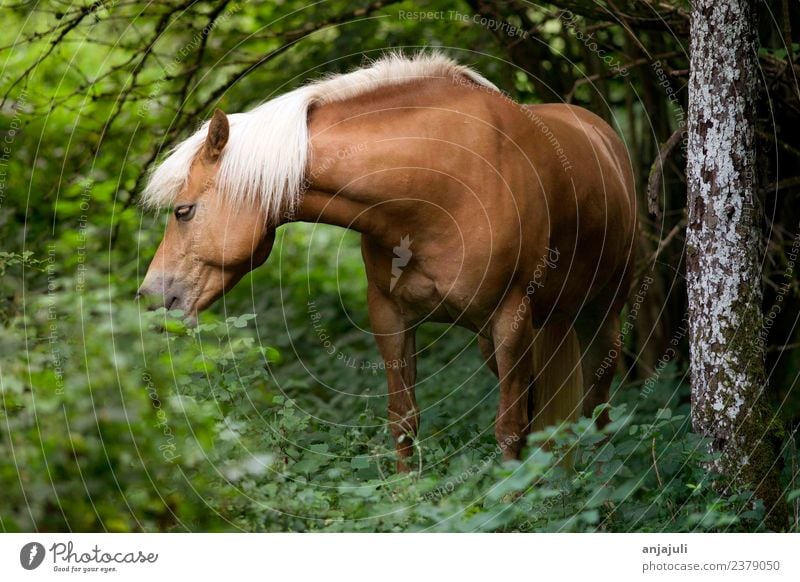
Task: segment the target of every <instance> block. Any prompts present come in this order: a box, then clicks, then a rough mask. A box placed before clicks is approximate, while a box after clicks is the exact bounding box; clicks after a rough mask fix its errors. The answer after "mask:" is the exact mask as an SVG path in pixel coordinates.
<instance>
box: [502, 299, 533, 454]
mask: <svg viewBox="0 0 800 582" xmlns="http://www.w3.org/2000/svg"><path fill="white" fill-rule="evenodd" d="M529 306H530V303H529V302H528V301H526V300H525V295H524V294H523V293H512V294H510V295H509V296H508V297H507V298H506V299H505V300H504V302H503V304H502V305H501V307H500V309H499V310H498V311H497V313H496V314H495V318H494V320H493V321H492V339H493V340H494V348H495V352H494V356H495V361H496V362H497V375H498V378H499V380H500V403H499V405H498V409H497V419H496V421H495V427H494V432H495V436H496V437H497V444H498V446H499V447H500V449H501V450H502V451H503V458H504V459H505V460H510V459H518V458H519V455H520V451H521V450H522V447H523V445H524V444H525V435H527V434H528V429H529V418H528V416H529V415H528V383H529V382H530V379H531V374H532V371H533V354H532V353H531V344H532V341H533V326H532V323H531V317H530V308H529Z"/></svg>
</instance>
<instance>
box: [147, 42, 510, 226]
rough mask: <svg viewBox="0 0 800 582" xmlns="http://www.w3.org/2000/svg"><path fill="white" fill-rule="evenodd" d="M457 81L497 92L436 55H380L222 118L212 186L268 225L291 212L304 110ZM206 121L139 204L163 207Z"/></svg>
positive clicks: (304, 151)
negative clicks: (224, 140)
mask: <svg viewBox="0 0 800 582" xmlns="http://www.w3.org/2000/svg"><path fill="white" fill-rule="evenodd" d="M459 76H463V77H466V78H467V79H469V80H470V81H472V82H473V83H476V84H478V85H482V86H484V87H487V88H490V89H492V90H495V91H497V90H498V89H497V87H495V86H494V85H493V84H492V83H491V82H490V81H488V80H486V79H485V78H484V77H483V76H481V75H480V74H479V73H477V72H475V71H474V70H472V69H470V68H469V67H465V66H463V65H459V64H458V63H456V62H455V61H453V60H451V59H449V58H448V57H446V56H444V55H442V54H439V53H427V54H419V55H416V56H413V57H406V56H403V55H401V54H391V55H387V56H385V57H383V58H381V59H379V60H377V61H375V62H374V63H373V64H372V65H370V66H368V67H365V68H361V69H357V70H355V71H353V72H351V73H347V74H343V75H334V76H330V77H327V78H325V79H322V80H320V81H316V82H313V83H310V84H308V85H304V86H302V87H300V88H299V89H295V90H294V91H291V92H289V93H286V94H284V95H281V96H280V97H277V98H276V99H272V100H270V101H267V102H265V103H263V104H261V105H259V106H258V107H256V108H255V109H252V110H251V111H248V112H247V113H236V114H233V115H229V116H228V121H229V123H230V137H229V140H228V144H227V145H226V147H225V150H224V152H223V155H222V158H221V160H220V170H219V174H218V176H217V188H218V190H219V191H220V192H222V193H224V195H225V196H226V197H227V199H228V201H229V202H230V203H231V204H233V205H239V204H242V203H244V202H250V203H253V202H254V203H256V204H257V205H258V206H259V207H261V208H262V209H263V211H264V212H265V213H266V215H267V217H268V218H269V220H270V221H274V220H275V217H278V216H281V215H282V214H284V213H287V212H288V213H291V212H293V211H294V210H295V208H296V207H297V204H298V201H299V200H300V197H301V195H302V193H303V182H304V179H305V173H306V166H307V163H308V156H309V152H308V150H309V137H308V125H307V116H308V109H309V107H310V106H311V105H312V104H315V103H330V102H334V101H344V100H346V99H350V98H352V97H355V96H357V95H361V94H364V93H367V92H369V91H372V90H375V89H377V88H379V87H383V86H386V85H393V84H398V83H403V82H406V81H409V80H413V79H420V78H425V77H438V78H442V77H459ZM207 132H208V122H206V123H205V124H203V126H202V127H201V128H200V129H199V130H198V131H197V132H196V133H195V134H194V135H192V136H191V137H189V138H188V139H186V140H185V141H183V142H181V143H180V144H178V145H177V146H176V147H175V148H174V149H172V151H171V152H170V153H169V156H168V157H167V158H166V159H165V160H164V161H163V163H161V165H160V166H158V168H156V170H155V171H154V172H153V173H152V174H151V176H150V179H149V181H148V184H147V186H146V188H145V190H144V192H143V194H142V203H143V204H144V205H145V206H147V207H164V206H170V205H171V204H172V203H173V202H174V200H175V198H176V197H177V196H178V194H179V193H180V191H181V190H182V189H183V188H184V186H185V185H186V182H187V179H188V177H189V170H190V168H191V165H192V162H193V161H194V159H195V157H196V156H197V154H198V153H199V151H200V148H201V147H202V145H203V143H204V142H205V139H206V135H207Z"/></svg>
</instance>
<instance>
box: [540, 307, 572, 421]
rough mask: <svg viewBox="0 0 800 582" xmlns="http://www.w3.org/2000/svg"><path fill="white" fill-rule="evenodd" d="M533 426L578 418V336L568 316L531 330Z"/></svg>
mask: <svg viewBox="0 0 800 582" xmlns="http://www.w3.org/2000/svg"><path fill="white" fill-rule="evenodd" d="M533 372H534V386H533V392H534V401H533V413H534V417H533V419H532V420H533V422H532V428H533V430H541V429H543V428H544V427H546V426H550V425H554V424H559V423H561V422H564V421H567V422H572V421H575V420H577V419H578V417H579V416H580V412H581V401H582V400H583V373H582V371H581V348H580V345H579V343H578V336H577V334H576V333H575V330H574V329H573V327H572V324H571V323H570V321H569V320H567V321H564V322H557V323H548V324H547V325H545V326H544V327H542V328H539V329H537V330H535V338H534V341H533Z"/></svg>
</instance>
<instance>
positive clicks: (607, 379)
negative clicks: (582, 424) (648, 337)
mask: <svg viewBox="0 0 800 582" xmlns="http://www.w3.org/2000/svg"><path fill="white" fill-rule="evenodd" d="M623 304H624V301H619V300H612V301H607V300H606V301H603V300H602V299H598V300H593V301H592V302H591V303H590V304H589V305H587V306H586V307H585V308H584V309H583V310H582V311H581V313H580V314H579V315H578V318H577V320H576V322H575V331H576V333H577V334H578V342H579V344H580V349H581V366H582V370H583V383H584V390H583V415H584V416H586V417H588V418H591V416H592V413H593V412H594V409H595V408H596V407H597V406H599V405H601V404H603V403H605V402H608V400H609V392H610V388H611V382H612V380H613V379H614V370H615V368H616V366H617V360H619V357H620V355H621V352H622V344H621V341H620V329H619V314H620V311H621V310H622V306H623ZM608 420H609V419H608V413H607V412H603V413H602V414H601V415H600V417H599V418H598V419H597V424H598V426H600V427H603V426H605V425H606V424H608Z"/></svg>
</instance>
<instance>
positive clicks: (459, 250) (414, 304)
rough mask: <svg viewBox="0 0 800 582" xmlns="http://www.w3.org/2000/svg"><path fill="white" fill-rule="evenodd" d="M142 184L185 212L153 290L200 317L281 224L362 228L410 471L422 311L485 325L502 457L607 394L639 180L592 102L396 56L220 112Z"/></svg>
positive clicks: (480, 329)
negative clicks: (513, 95)
mask: <svg viewBox="0 0 800 582" xmlns="http://www.w3.org/2000/svg"><path fill="white" fill-rule="evenodd" d="M143 199H144V203H145V204H147V205H150V206H170V205H171V206H172V208H173V215H174V216H173V217H171V218H170V220H169V223H168V226H167V229H166V233H165V236H164V239H163V241H162V242H161V245H160V246H159V248H158V251H157V252H156V255H155V258H154V259H153V262H152V264H151V265H150V268H149V270H148V272H147V276H146V277H145V280H144V283H143V284H142V287H141V288H140V290H139V293H140V294H143V295H156V296H157V301H158V302H161V301H163V305H165V306H167V307H168V308H172V309H181V310H183V311H184V312H186V313H188V314H190V315H192V314H196V313H197V312H198V311H200V310H202V309H205V308H206V307H208V306H209V305H210V304H211V303H212V302H213V301H214V300H216V299H217V298H218V297H219V296H220V295H222V294H223V293H225V292H226V291H227V290H228V289H230V288H231V287H232V286H233V285H235V284H236V283H237V282H238V281H239V280H240V279H241V277H242V276H243V275H245V274H246V273H247V272H248V271H250V270H251V269H253V268H255V267H257V266H259V265H261V264H262V263H263V262H264V261H265V260H266V259H267V257H268V256H269V254H270V251H271V249H272V245H273V242H274V240H275V229H276V227H278V226H280V225H283V224H286V223H291V222H294V221H310V222H320V223H325V224H334V225H338V226H341V227H344V228H350V229H354V230H356V231H358V232H360V233H361V235H362V239H361V240H362V245H361V246H362V253H363V257H364V262H365V264H366V273H367V278H368V304H369V316H370V321H371V325H372V332H373V333H374V336H375V339H376V341H377V343H378V347H379V348H380V352H381V355H382V357H383V358H384V360H385V361H386V374H387V380H388V385H389V398H388V410H389V414H388V416H389V422H390V425H391V432H392V435H393V436H394V439H395V444H396V448H397V454H398V469H399V470H401V471H403V470H406V468H407V467H406V462H407V458H408V457H409V455H411V453H412V446H413V445H412V439H413V438H414V437H415V435H416V434H417V430H418V427H419V411H418V408H417V403H416V398H415V395H414V384H415V378H416V366H415V354H416V349H415V339H414V338H415V330H416V328H417V326H418V325H419V324H420V323H421V322H423V321H437V322H452V323H455V324H457V325H461V326H464V327H466V328H469V329H471V330H473V331H474V332H476V333H477V334H479V335H480V338H481V340H480V343H481V351H482V352H483V354H484V356H485V357H486V358H487V361H488V364H489V365H490V366H491V368H492V369H493V370H494V371H495V372H496V374H497V376H498V378H499V387H500V402H499V409H498V411H497V418H496V423H495V434H496V436H497V439H498V442H499V444H500V447H501V448H502V449H503V455H504V457H505V458H517V457H518V456H519V453H520V449H521V447H522V444H523V442H524V439H523V438H522V437H523V436H524V435H525V434H526V433H527V431H528V430H530V428H531V427H537V428H538V427H543V426H546V425H549V424H553V423H555V422H558V421H561V420H570V419H574V418H576V417H577V416H578V415H579V414H580V413H581V412H583V414H586V415H589V414H591V413H592V411H593V410H594V408H595V406H596V405H598V404H600V403H603V402H605V401H606V400H607V399H608V393H609V384H610V382H611V377H612V375H613V374H612V369H613V364H614V362H615V360H616V358H617V355H618V353H619V349H618V348H619V346H618V345H617V344H618V336H619V313H620V310H621V309H622V306H623V303H624V301H625V298H626V295H627V292H628V287H629V279H630V277H631V271H632V264H633V254H632V253H633V240H634V231H635V222H636V209H635V195H634V184H633V177H632V172H631V168H630V164H629V161H628V155H627V152H626V150H625V147H624V146H623V144H622V142H621V141H620V139H619V137H618V136H617V135H616V134H615V132H614V131H613V130H612V129H611V127H609V125H608V124H606V123H605V122H604V121H603V120H602V119H600V118H599V117H597V116H596V115H594V114H592V113H590V112H588V111H586V110H584V109H581V108H579V107H573V106H569V105H532V106H526V105H520V104H518V103H515V102H514V101H512V100H511V99H510V98H508V97H507V96H506V95H504V94H503V93H502V92H500V90H498V89H497V88H496V87H495V86H494V85H492V84H491V83H490V82H489V81H487V80H486V79H484V78H483V77H482V76H480V75H479V74H478V73H476V72H475V71H473V70H471V69H469V68H467V67H464V66H460V65H458V64H456V63H454V62H453V61H451V60H449V59H447V58H445V57H443V56H441V55H437V54H428V55H419V56H416V57H413V58H407V57H403V56H400V55H392V56H388V57H385V58H383V59H381V60H379V61H377V62H375V63H374V64H372V65H371V66H369V67H366V68H362V69H358V70H356V71H354V72H352V73H349V74H345V75H339V76H334V77H329V78H327V79H325V80H322V81H319V82H316V83H312V84H308V85H305V86H303V87H301V88H299V89H297V90H295V91H292V92H290V93H287V94H285V95H283V96H281V97H279V98H277V99H273V100H271V101H268V102H266V103H264V104H262V105H261V106H259V107H257V108H255V109H253V110H252V111H250V112H248V113H242V114H235V115H230V116H226V115H225V114H224V113H222V112H221V111H219V110H217V111H216V112H215V113H214V116H213V118H212V119H211V120H210V121H209V122H207V123H206V124H205V125H204V126H203V127H202V128H201V129H200V130H199V131H198V132H197V133H196V134H194V135H193V136H191V137H190V138H188V139H187V140H186V141H184V142H183V143H181V144H180V145H178V146H177V147H176V148H175V149H174V150H173V151H172V153H171V154H170V155H169V156H168V157H167V158H166V160H165V161H164V162H163V163H162V164H161V165H160V166H159V167H158V168H157V169H156V171H155V172H154V173H153V175H152V176H151V178H150V181H149V184H148V186H147V188H146V190H145V192H144V195H143ZM408 241H413V242H411V243H410V246H409V243H408ZM397 247H400V249H401V251H402V254H403V255H404V256H402V257H401V259H402V260H401V261H399V262H406V261H407V264H405V265H404V266H403V267H402V269H400V268H398V261H397V259H398V257H397V256H396V255H395V253H394V252H393V250H394V249H395V248H397ZM393 260H394V261H395V263H394V264H393ZM398 363H399V365H398Z"/></svg>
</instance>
